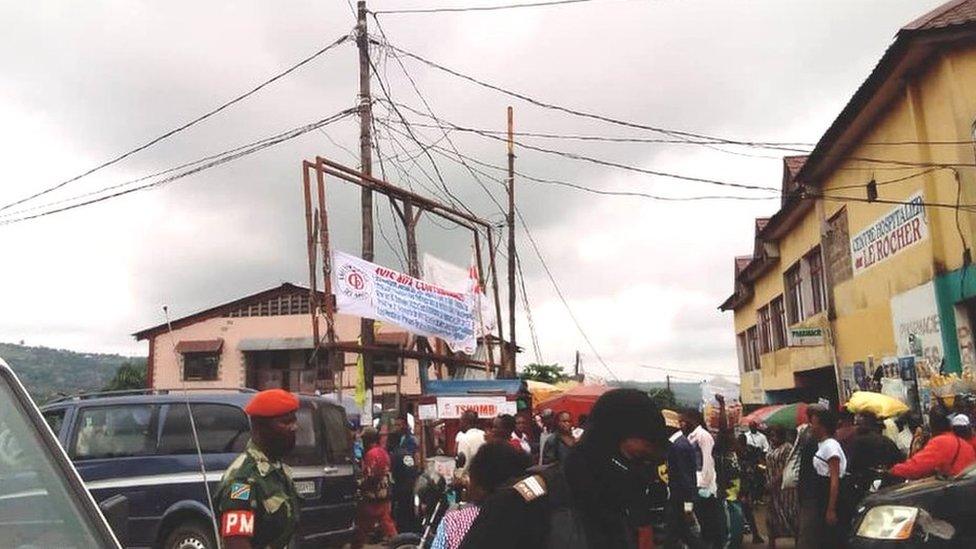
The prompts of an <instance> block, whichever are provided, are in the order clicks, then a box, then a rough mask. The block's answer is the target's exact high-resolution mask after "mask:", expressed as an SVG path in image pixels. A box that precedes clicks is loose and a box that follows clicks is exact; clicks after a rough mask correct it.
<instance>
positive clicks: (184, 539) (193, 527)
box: [163, 521, 217, 549]
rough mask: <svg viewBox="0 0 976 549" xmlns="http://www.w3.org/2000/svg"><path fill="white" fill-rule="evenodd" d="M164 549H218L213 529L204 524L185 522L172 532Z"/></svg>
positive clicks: (167, 537)
mask: <svg viewBox="0 0 976 549" xmlns="http://www.w3.org/2000/svg"><path fill="white" fill-rule="evenodd" d="M163 549H217V544H216V543H215V542H214V537H213V531H212V527H210V526H209V525H207V524H206V523H204V522H200V521H189V522H184V523H182V524H179V525H177V526H176V528H173V529H172V530H170V532H169V535H168V536H166V541H165V542H163Z"/></svg>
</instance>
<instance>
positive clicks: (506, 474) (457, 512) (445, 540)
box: [430, 440, 532, 549]
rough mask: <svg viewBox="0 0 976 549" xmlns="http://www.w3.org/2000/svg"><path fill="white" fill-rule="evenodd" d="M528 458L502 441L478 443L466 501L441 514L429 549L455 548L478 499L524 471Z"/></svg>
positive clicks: (477, 509) (474, 513) (477, 506)
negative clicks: (479, 445)
mask: <svg viewBox="0 0 976 549" xmlns="http://www.w3.org/2000/svg"><path fill="white" fill-rule="evenodd" d="M531 459H532V458H531V457H529V455H528V454H527V453H525V452H523V451H522V449H521V448H519V449H517V450H516V449H515V448H514V447H513V446H512V445H510V444H508V442H506V441H498V440H493V441H491V442H488V443H487V444H485V445H484V446H482V447H481V449H479V450H478V453H477V454H475V456H474V459H472V460H471V466H470V467H468V476H469V479H470V484H469V485H468V493H467V494H468V500H467V501H466V502H464V503H463V504H461V505H459V506H458V507H456V508H454V509H451V510H450V511H448V512H447V513H445V514H444V518H443V519H441V523H440V524H439V525H438V527H437V533H436V534H435V535H434V541H433V542H432V543H431V546H430V547H431V549H458V547H460V546H461V542H462V541H463V540H464V537H465V536H466V535H467V533H468V530H469V529H470V528H471V524H472V523H473V522H474V520H475V519H476V518H477V517H478V513H479V512H480V511H481V504H482V502H484V500H485V499H486V498H487V497H488V496H490V495H491V494H493V493H495V491H496V490H498V489H499V488H501V487H502V486H504V485H505V484H506V483H507V482H509V481H510V480H511V479H513V478H514V477H518V476H519V475H522V474H524V473H525V470H526V469H527V468H528V467H529V465H530V461H531Z"/></svg>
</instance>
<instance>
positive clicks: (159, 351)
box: [133, 284, 420, 395]
mask: <svg viewBox="0 0 976 549" xmlns="http://www.w3.org/2000/svg"><path fill="white" fill-rule="evenodd" d="M309 296H310V294H309V290H308V289H307V288H302V287H300V286H296V285H293V284H282V285H281V286H279V287H276V288H272V289H269V290H265V291H263V292H258V293H256V294H253V295H249V296H246V297H243V298H241V299H237V300H235V301H232V302H229V303H224V304H221V305H218V306H216V307H213V308H210V309H207V310H205V311H200V312H198V313H195V314H192V315H189V316H186V317H182V318H179V319H176V320H174V321H173V322H172V323H171V325H169V324H161V325H159V326H154V327H152V328H148V329H146V330H142V331H140V332H138V333H136V334H133V335H134V336H135V338H136V339H137V340H140V341H143V340H144V341H148V344H149V359H148V369H147V384H148V386H149V387H151V388H156V389H179V388H182V387H187V388H193V389H217V388H221V389H226V388H240V387H248V388H252V389H258V390H262V389H270V388H279V387H280V388H285V389H289V390H291V391H295V392H304V393H312V392H314V391H315V390H316V389H324V390H327V391H331V390H333V389H334V388H335V384H336V383H341V384H342V387H343V390H344V391H352V390H353V389H354V388H355V385H356V359H357V355H355V354H352V353H345V354H344V363H345V368H344V369H343V370H342V372H341V374H339V375H333V376H331V377H332V379H333V380H334V381H332V380H327V381H326V382H325V383H322V382H321V380H317V377H318V368H317V366H316V365H315V363H314V361H313V360H312V352H313V350H314V348H315V345H314V340H313V338H312V336H311V333H312V328H311V322H312V321H311V314H310V311H309ZM324 327H325V324H324V321H323V322H322V328H323V329H324ZM359 328H360V319H359V317H353V316H348V315H341V314H337V315H336V317H335V329H336V336H337V340H339V341H342V342H352V343H355V342H356V341H357V338H358V337H359ZM376 343H377V345H380V346H386V347H389V348H390V349H391V351H395V350H396V349H398V348H403V347H406V346H407V345H408V343H409V336H408V334H407V333H405V332H403V331H400V330H399V329H398V328H396V327H392V326H385V325H382V324H380V325H379V329H378V330H377V335H376ZM373 367H374V371H375V372H376V376H375V378H374V392H375V394H377V395H383V394H391V395H392V394H394V393H395V392H396V388H397V375H396V374H397V369H398V368H402V370H401V376H400V380H399V383H400V390H401V394H403V395H419V394H420V372H419V369H418V368H419V367H418V363H417V361H416V360H411V359H407V360H404V361H403V364H402V365H401V364H400V361H399V359H397V358H396V357H395V356H394V355H390V356H379V357H376V358H375V359H374V361H373ZM317 381H318V382H317Z"/></svg>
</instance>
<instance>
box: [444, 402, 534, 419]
mask: <svg viewBox="0 0 976 549" xmlns="http://www.w3.org/2000/svg"><path fill="white" fill-rule="evenodd" d="M467 410H474V411H475V412H478V417H479V418H481V419H491V418H494V417H498V416H499V415H501V414H511V415H513V416H514V415H515V414H516V413H518V405H517V404H516V403H515V401H514V400H508V399H506V398H505V397H503V396H478V397H474V396H470V397H466V396H465V397H437V418H438V419H457V418H459V417H461V414H463V413H464V412H465V411H467Z"/></svg>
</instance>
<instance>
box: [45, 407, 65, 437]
mask: <svg viewBox="0 0 976 549" xmlns="http://www.w3.org/2000/svg"><path fill="white" fill-rule="evenodd" d="M65 411H66V410H65V409H64V408H61V409H60V410H50V411H47V412H44V421H46V422H47V425H48V427H50V428H51V432H53V433H54V436H58V435H60V434H61V426H62V425H64V414H65Z"/></svg>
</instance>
